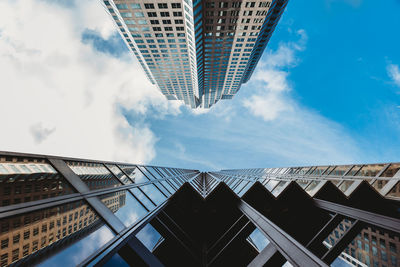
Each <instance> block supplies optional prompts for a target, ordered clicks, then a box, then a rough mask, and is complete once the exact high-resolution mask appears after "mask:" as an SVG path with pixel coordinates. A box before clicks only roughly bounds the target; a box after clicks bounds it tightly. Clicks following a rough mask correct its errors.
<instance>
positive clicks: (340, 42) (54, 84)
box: [0, 0, 400, 171]
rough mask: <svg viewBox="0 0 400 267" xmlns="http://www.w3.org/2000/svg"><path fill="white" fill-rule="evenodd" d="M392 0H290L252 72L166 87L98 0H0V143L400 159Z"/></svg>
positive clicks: (398, 58)
mask: <svg viewBox="0 0 400 267" xmlns="http://www.w3.org/2000/svg"><path fill="white" fill-rule="evenodd" d="M398 14H400V1H399V0H387V1H385V3H384V4H381V5H377V4H376V1H366V0H319V1H307V4H305V3H304V1H299V0H290V1H289V4H288V6H287V8H286V11H285V12H284V14H283V16H282V18H281V20H280V22H279V24H278V26H277V28H276V30H275V32H274V33H273V35H272V38H271V39H270V42H269V44H268V46H267V49H266V50H265V51H264V54H263V56H262V59H261V60H260V62H259V64H258V66H257V68H256V71H255V72H254V74H253V76H252V78H251V80H250V81H249V82H248V83H247V84H244V85H243V86H242V88H241V90H240V91H239V92H238V93H237V95H236V96H235V98H234V99H232V100H224V101H220V102H218V103H217V104H216V105H215V106H213V107H212V108H211V109H209V110H192V109H190V108H188V107H186V106H184V105H183V104H182V103H180V102H179V101H167V100H166V99H165V98H164V96H163V95H162V94H161V92H159V91H158V90H157V88H156V87H155V86H154V85H151V84H150V82H149V81H148V80H147V79H146V77H145V75H144V72H143V71H142V70H141V68H140V65H139V64H138V62H137V60H136V59H135V58H134V57H133V56H132V55H131V54H130V53H129V51H128V50H127V49H126V47H125V44H124V43H123V41H122V39H121V37H120V36H119V35H118V33H117V31H116V28H115V27H114V25H113V22H112V20H111V18H110V17H109V16H108V15H107V14H106V12H105V10H104V9H103V8H102V6H101V5H100V3H99V1H97V0H87V1H62V0H59V1H50V0H49V1H45V0H24V1H22V0H19V1H18V0H16V1H11V0H10V1H1V2H0V80H1V82H2V83H1V86H0V114H2V116H1V128H0V151H17V152H30V153H39V154H53V155H60V156H71V157H82V158H90V159H100V160H118V161H124V162H129V163H140V164H152V165H159V166H171V167H182V168H192V169H199V170H202V171H205V170H207V171H208V170H220V169H230V168H253V167H265V168H267V167H280V166H302V165H317V164H318V165H323V164H351V163H375V162H395V161H400V138H399V136H400V49H399V47H400V34H398V33H396V32H398V31H399V29H400V16H399V15H398Z"/></svg>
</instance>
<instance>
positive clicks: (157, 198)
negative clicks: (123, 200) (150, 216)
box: [140, 184, 166, 206]
mask: <svg viewBox="0 0 400 267" xmlns="http://www.w3.org/2000/svg"><path fill="white" fill-rule="evenodd" d="M140 188H141V189H142V190H143V192H145V193H146V195H148V196H149V197H150V198H151V200H153V202H154V203H156V204H157V206H158V205H159V204H161V203H162V202H163V201H164V200H165V199H166V197H165V196H164V195H163V194H162V193H161V192H160V190H158V189H157V188H156V187H155V186H154V185H153V184H148V185H142V186H141V187H140Z"/></svg>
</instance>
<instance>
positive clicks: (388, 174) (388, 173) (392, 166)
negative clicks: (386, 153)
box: [381, 163, 400, 177]
mask: <svg viewBox="0 0 400 267" xmlns="http://www.w3.org/2000/svg"><path fill="white" fill-rule="evenodd" d="M399 169H400V163H392V164H390V166H389V167H388V168H387V169H386V171H384V172H383V173H382V175H381V177H393V176H394V175H395V174H396V173H397V172H398V171H399Z"/></svg>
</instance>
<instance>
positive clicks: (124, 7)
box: [116, 4, 128, 9]
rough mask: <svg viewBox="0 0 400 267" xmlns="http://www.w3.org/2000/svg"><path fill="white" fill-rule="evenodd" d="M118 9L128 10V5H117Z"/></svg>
mask: <svg viewBox="0 0 400 267" xmlns="http://www.w3.org/2000/svg"><path fill="white" fill-rule="evenodd" d="M116 6H117V8H118V9H128V5H127V4H116Z"/></svg>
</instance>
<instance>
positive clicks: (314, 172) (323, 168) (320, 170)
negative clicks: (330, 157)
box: [310, 166, 328, 175]
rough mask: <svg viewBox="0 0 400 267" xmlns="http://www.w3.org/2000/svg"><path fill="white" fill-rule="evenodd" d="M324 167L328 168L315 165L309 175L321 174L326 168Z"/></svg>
mask: <svg viewBox="0 0 400 267" xmlns="http://www.w3.org/2000/svg"><path fill="white" fill-rule="evenodd" d="M326 168H328V166H319V167H316V168H315V169H314V170H313V171H312V172H311V173H310V175H321V174H322V173H323V172H324V171H325V170H326Z"/></svg>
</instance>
